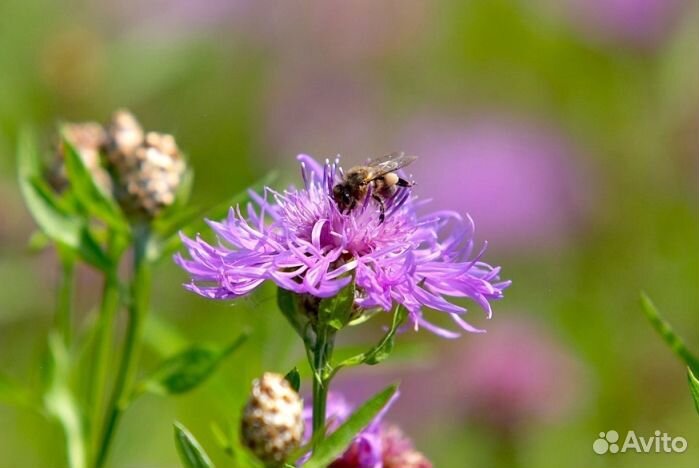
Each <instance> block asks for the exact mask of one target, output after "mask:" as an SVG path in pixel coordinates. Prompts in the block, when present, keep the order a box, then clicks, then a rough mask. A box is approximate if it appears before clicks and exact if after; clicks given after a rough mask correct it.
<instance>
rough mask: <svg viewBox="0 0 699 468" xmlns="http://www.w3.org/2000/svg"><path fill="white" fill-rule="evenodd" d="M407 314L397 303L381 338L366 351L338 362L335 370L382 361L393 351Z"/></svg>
mask: <svg viewBox="0 0 699 468" xmlns="http://www.w3.org/2000/svg"><path fill="white" fill-rule="evenodd" d="M407 316H408V310H407V309H406V308H405V307H403V306H402V305H400V304H399V305H397V306H396V308H395V309H394V310H393V320H392V321H391V326H390V328H389V329H388V331H386V334H385V335H384V336H383V338H381V340H380V341H379V342H378V343H377V344H376V345H375V346H374V347H372V348H371V349H369V350H368V351H365V352H363V353H360V354H357V355H355V356H352V357H350V358H347V359H345V360H344V361H342V362H340V363H339V364H338V365H337V366H336V367H335V372H337V370H339V369H340V368H342V367H348V366H356V365H359V364H369V365H372V366H373V365H374V364H378V363H380V362H381V361H384V360H385V359H386V358H387V357H388V356H389V355H390V354H391V351H393V346H394V344H395V336H396V332H397V331H398V328H399V327H400V326H401V325H402V324H403V322H404V321H405V319H406V318H407Z"/></svg>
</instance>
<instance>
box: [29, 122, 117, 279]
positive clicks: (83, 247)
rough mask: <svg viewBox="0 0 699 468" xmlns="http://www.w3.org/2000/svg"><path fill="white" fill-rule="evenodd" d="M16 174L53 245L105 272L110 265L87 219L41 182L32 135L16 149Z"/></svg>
mask: <svg viewBox="0 0 699 468" xmlns="http://www.w3.org/2000/svg"><path fill="white" fill-rule="evenodd" d="M17 153H18V154H17V159H18V161H17V175H18V181H19V187H20V190H21V192H22V197H23V198H24V202H25V204H26V206H27V209H28V210H29V212H30V213H31V215H32V217H33V218H34V221H36V224H37V225H38V226H39V228H40V229H41V230H42V232H44V234H46V235H47V236H48V237H49V238H50V239H51V240H53V241H54V242H58V243H60V244H63V245H64V246H66V247H67V248H70V249H72V250H74V251H76V252H79V253H80V255H81V256H82V258H83V259H84V260H85V261H86V262H88V263H90V264H92V265H93V266H96V267H98V268H100V269H102V270H106V269H108V268H109V266H110V264H111V262H110V260H109V258H108V257H107V256H106V255H105V253H104V252H103V251H102V249H101V248H100V246H99V244H98V243H97V241H96V240H95V239H94V237H92V234H91V233H90V230H89V227H88V225H87V222H86V220H85V219H83V218H81V217H80V216H78V215H77V214H75V213H72V212H70V211H69V210H68V209H67V207H66V206H65V203H63V201H62V200H61V199H60V198H59V197H58V196H57V195H56V194H55V193H54V192H53V191H52V190H51V189H50V188H48V187H46V184H45V182H44V181H43V180H42V179H41V168H40V165H39V158H38V152H37V149H36V146H35V145H34V139H33V136H32V135H31V134H30V133H29V132H28V131H24V132H23V133H22V134H21V135H20V141H19V147H18V150H17Z"/></svg>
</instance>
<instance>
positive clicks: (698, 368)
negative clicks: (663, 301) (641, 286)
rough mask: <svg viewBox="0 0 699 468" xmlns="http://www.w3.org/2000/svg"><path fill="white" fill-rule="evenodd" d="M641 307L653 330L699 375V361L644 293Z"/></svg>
mask: <svg viewBox="0 0 699 468" xmlns="http://www.w3.org/2000/svg"><path fill="white" fill-rule="evenodd" d="M641 307H642V308H643V311H644V312H645V314H646V317H648V320H649V321H650V323H651V325H653V328H655V330H656V331H657V332H658V333H659V334H660V336H661V337H662V338H663V340H664V341H665V343H667V344H668V345H669V346H670V349H672V351H673V352H674V353H675V354H676V355H677V356H679V358H680V359H682V361H684V363H685V364H686V365H687V366H689V368H690V369H691V370H692V372H693V373H694V375H699V359H697V358H696V356H694V355H693V354H692V353H691V352H690V351H689V349H687V346H686V345H685V344H684V341H682V338H680V337H679V335H677V333H675V331H674V330H673V329H672V327H671V326H670V324H669V323H668V322H667V321H666V320H665V319H663V317H662V316H661V315H660V313H659V312H658V309H656V307H655V305H654V304H653V302H652V301H651V300H650V298H649V297H648V296H647V295H646V294H645V293H643V292H642V293H641Z"/></svg>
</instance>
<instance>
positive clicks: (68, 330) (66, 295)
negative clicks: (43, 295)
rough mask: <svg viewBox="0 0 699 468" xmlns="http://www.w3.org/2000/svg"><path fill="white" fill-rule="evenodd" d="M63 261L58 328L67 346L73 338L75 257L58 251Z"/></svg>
mask: <svg viewBox="0 0 699 468" xmlns="http://www.w3.org/2000/svg"><path fill="white" fill-rule="evenodd" d="M58 256H59V260H60V263H61V273H60V278H59V280H58V281H59V283H58V298H57V301H56V304H57V306H56V329H57V330H58V331H59V332H60V334H61V338H62V339H63V342H64V343H65V345H66V346H70V342H71V338H72V334H73V333H72V323H71V322H72V311H73V294H74V288H75V259H74V258H73V257H72V256H71V255H69V254H64V253H62V252H60V251H59V252H58Z"/></svg>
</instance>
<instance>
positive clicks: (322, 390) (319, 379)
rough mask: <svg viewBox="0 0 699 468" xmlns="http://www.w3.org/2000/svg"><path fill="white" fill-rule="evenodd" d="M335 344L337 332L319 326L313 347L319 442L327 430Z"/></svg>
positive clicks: (315, 421)
mask: <svg viewBox="0 0 699 468" xmlns="http://www.w3.org/2000/svg"><path fill="white" fill-rule="evenodd" d="M334 346H335V334H334V333H333V332H331V331H330V330H328V328H327V327H325V326H322V325H321V326H319V327H318V330H317V333H316V341H315V345H314V349H313V362H312V363H311V367H312V369H311V370H312V371H313V439H314V440H315V441H316V443H317V442H319V441H320V440H322V438H323V436H322V435H320V437H318V434H319V432H320V431H324V430H325V412H326V406H327V401H328V389H329V386H330V377H331V372H330V371H329V368H328V365H329V363H330V359H331V357H332V352H333V348H334Z"/></svg>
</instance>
